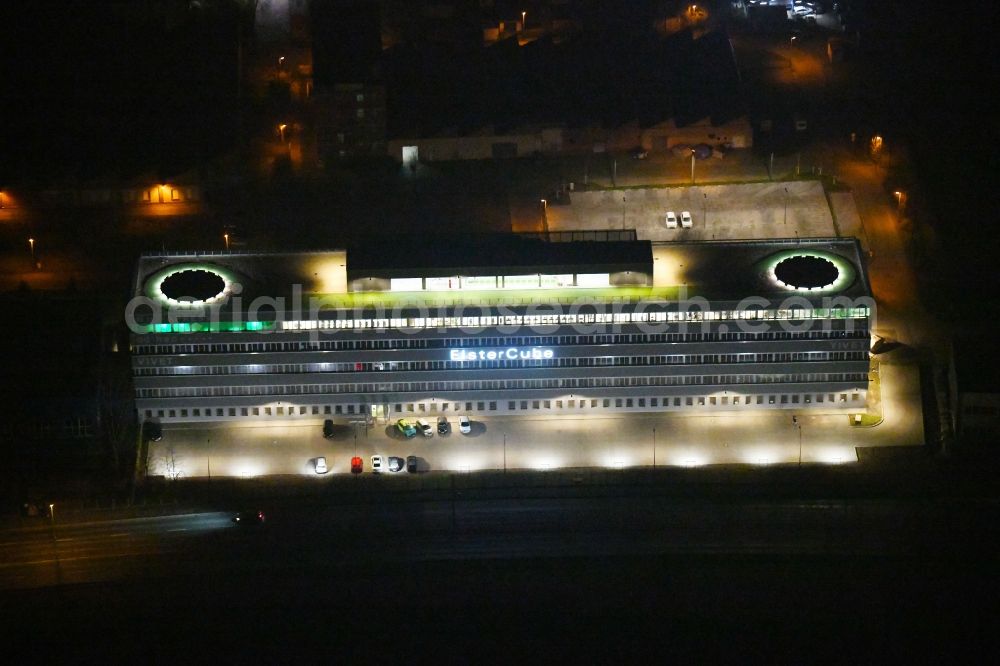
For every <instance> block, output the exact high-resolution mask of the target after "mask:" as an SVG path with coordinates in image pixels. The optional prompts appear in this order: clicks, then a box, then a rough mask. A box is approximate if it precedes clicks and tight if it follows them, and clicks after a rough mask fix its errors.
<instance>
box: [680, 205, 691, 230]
mask: <svg viewBox="0 0 1000 666" xmlns="http://www.w3.org/2000/svg"><path fill="white" fill-rule="evenodd" d="M681 226H682V227H684V228H685V229H690V228H691V226H692V222H691V213H689V212H688V211H686V210H685V211H682V212H681Z"/></svg>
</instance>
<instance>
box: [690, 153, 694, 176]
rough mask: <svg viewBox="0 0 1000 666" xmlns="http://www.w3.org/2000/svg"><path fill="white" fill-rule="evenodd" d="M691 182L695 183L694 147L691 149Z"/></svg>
mask: <svg viewBox="0 0 1000 666" xmlns="http://www.w3.org/2000/svg"><path fill="white" fill-rule="evenodd" d="M691 184H692V185H694V148H692V149H691Z"/></svg>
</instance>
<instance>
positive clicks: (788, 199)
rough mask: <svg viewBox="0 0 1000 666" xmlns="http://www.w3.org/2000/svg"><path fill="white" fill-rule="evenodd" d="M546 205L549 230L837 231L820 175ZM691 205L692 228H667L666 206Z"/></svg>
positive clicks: (700, 235)
mask: <svg viewBox="0 0 1000 666" xmlns="http://www.w3.org/2000/svg"><path fill="white" fill-rule="evenodd" d="M571 200H572V203H571V204H570V205H568V206H555V205H553V206H549V207H548V209H547V211H546V215H547V220H548V226H549V230H551V231H568V230H573V231H579V230H604V229H621V228H625V229H635V230H636V235H637V237H638V238H639V239H642V240H653V241H701V240H743V239H766V238H795V237H796V236H799V237H802V238H824V237H832V236H838V235H842V234H838V233H837V229H836V227H835V226H834V223H833V218H832V216H831V214H830V207H829V205H828V204H827V200H826V197H825V195H824V193H823V185H822V183H820V182H819V181H815V180H812V181H777V182H767V183H747V184H740V185H697V186H691V187H688V186H679V187H678V186H674V187H660V188H643V189H627V190H623V189H616V190H602V191H596V192H576V193H574V194H573V196H572V198H571ZM668 210H670V211H674V212H675V213H676V214H677V215H678V217H679V216H680V214H681V212H682V211H689V212H690V213H691V216H692V220H693V226H692V227H691V228H690V229H683V228H678V229H667V228H666V222H665V215H666V212H667V211H668Z"/></svg>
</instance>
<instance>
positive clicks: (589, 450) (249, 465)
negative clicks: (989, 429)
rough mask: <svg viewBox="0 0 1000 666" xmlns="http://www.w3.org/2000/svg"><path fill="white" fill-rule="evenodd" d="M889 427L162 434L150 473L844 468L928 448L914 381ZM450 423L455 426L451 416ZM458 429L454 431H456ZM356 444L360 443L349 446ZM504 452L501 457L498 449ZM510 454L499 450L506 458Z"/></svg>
mask: <svg viewBox="0 0 1000 666" xmlns="http://www.w3.org/2000/svg"><path fill="white" fill-rule="evenodd" d="M881 373H882V396H883V397H882V403H883V410H884V415H885V418H884V421H883V422H882V423H881V424H880V425H878V426H874V427H853V426H851V425H850V419H849V417H848V416H847V415H846V413H808V414H807V413H798V412H793V411H791V410H786V411H758V412H748V413H745V414H738V413H729V414H727V413H711V414H709V413H702V414H697V413H695V414H691V413H687V414H627V415H621V414H613V415H601V416H580V417H577V416H546V417H542V416H532V417H521V416H502V417H501V416H498V417H488V416H487V417H479V416H474V417H473V431H472V433H471V434H470V435H462V434H459V433H458V432H457V429H456V430H453V432H452V433H451V434H449V435H445V436H440V435H435V436H434V437H432V438H427V439H425V438H422V437H414V438H411V439H409V440H407V439H404V438H403V437H402V436H401V435H399V434H398V432H397V431H396V430H395V428H394V427H393V426H392V425H386V424H379V425H377V426H374V427H369V428H368V429H367V432H366V429H365V427H364V425H358V426H348V425H345V426H344V427H343V428H342V429H341V431H340V432H339V433H338V434H337V435H336V436H335V437H334V438H333V439H324V438H323V437H322V433H321V426H320V422H319V421H306V422H299V423H296V424H294V425H273V426H243V425H229V426H226V425H206V426H195V425H175V426H165V427H164V436H163V440H162V441H160V442H158V443H151V444H150V452H149V458H148V461H149V474H150V475H154V476H166V477H172V476H177V477H178V478H190V477H207V476H209V475H210V474H211V475H212V476H216V477H222V476H236V477H255V476H265V475H272V474H293V475H296V474H301V475H309V476H315V474H314V472H313V461H314V459H315V458H316V457H317V456H325V457H326V459H327V463H328V465H329V467H330V472H331V473H333V474H337V473H347V472H348V471H349V470H348V466H349V463H350V458H351V456H353V455H355V453H356V454H357V455H359V456H362V457H363V458H364V461H365V471H366V472H367V471H369V460H368V459H369V456H371V455H372V454H381V455H383V456H400V457H405V456H408V455H415V456H418V457H419V458H420V459H421V460H420V469H421V471H432V470H434V471H437V470H451V471H470V472H471V471H476V470H484V469H503V468H504V466H505V460H506V467H507V469H518V468H522V469H557V468H563V467H600V468H615V467H634V466H649V465H652V464H653V462H654V461H653V430H654V428H655V430H656V461H655V462H656V464H657V465H671V466H696V465H706V464H752V465H758V464H774V463H797V462H798V461H799V429H798V428H797V427H795V426H794V425H793V424H792V421H791V417H792V415H793V414H798V423H799V425H801V443H802V446H801V455H802V458H801V460H802V462H803V463H832V464H837V463H846V462H853V461H855V460H856V459H857V456H856V452H855V448H856V447H873V446H906V445H914V446H916V445H921V444H922V443H923V418H922V414H921V410H920V400H919V383H918V381H917V379H918V378H917V370H916V368H915V367H912V366H907V365H894V364H892V363H891V362H890V361H888V360H883V364H882V369H881ZM452 418H453V419H454V417H452ZM453 427H454V422H453ZM355 435H356V436H355ZM505 442H506V447H505V446H504V444H505ZM505 449H506V450H505Z"/></svg>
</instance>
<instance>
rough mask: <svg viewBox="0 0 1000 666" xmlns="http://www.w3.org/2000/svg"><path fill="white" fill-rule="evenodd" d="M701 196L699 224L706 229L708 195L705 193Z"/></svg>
mask: <svg viewBox="0 0 1000 666" xmlns="http://www.w3.org/2000/svg"><path fill="white" fill-rule="evenodd" d="M701 196H702V200H701V223H702V225H704V226H705V227H708V193H707V192H702V193H701Z"/></svg>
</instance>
